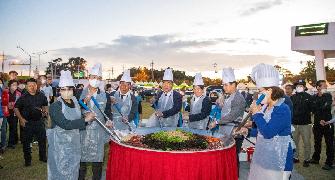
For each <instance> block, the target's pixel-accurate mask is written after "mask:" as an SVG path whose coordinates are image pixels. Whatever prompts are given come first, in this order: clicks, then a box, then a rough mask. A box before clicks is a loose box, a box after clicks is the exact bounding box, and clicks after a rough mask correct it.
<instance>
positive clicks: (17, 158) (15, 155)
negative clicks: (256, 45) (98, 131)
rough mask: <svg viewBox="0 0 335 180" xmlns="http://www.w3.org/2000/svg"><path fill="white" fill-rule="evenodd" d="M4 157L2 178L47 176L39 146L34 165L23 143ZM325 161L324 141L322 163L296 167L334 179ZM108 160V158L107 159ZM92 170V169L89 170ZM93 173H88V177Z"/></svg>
mask: <svg viewBox="0 0 335 180" xmlns="http://www.w3.org/2000/svg"><path fill="white" fill-rule="evenodd" d="M152 112H153V110H152V108H150V107H149V104H148V103H143V118H144V119H146V118H148V117H149V116H150V115H151V114H152ZM108 149H109V148H108V145H106V148H105V154H106V156H105V159H107V154H108ZM300 156H301V157H300V160H302V159H303V154H302V153H301V154H300ZM3 157H4V159H3V160H0V164H1V165H2V166H4V169H0V179H1V180H7V179H8V180H11V179H15V180H16V179H17V180H21V179H22V180H39V179H41V180H42V179H46V178H47V166H46V163H42V162H40V161H39V160H38V146H37V145H36V144H34V145H33V148H32V166H31V167H24V160H23V152H22V145H18V146H17V147H16V149H13V150H12V149H7V150H6V152H5V153H4V155H3ZM324 161H325V144H324V143H323V148H322V154H321V160H320V165H311V166H310V167H308V168H304V167H303V166H302V163H299V164H296V165H295V169H296V170H297V171H298V172H299V173H300V174H302V175H303V176H304V177H305V179H307V180H309V179H310V180H332V179H335V170H331V171H324V170H322V169H321V166H322V165H323V163H324ZM105 162H106V160H105ZM105 166H106V163H105ZM88 172H90V169H89V170H88ZM89 176H91V173H89V174H88V177H89Z"/></svg>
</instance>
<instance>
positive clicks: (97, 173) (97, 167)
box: [78, 162, 103, 180]
mask: <svg viewBox="0 0 335 180" xmlns="http://www.w3.org/2000/svg"><path fill="white" fill-rule="evenodd" d="M102 166H103V162H92V173H93V177H92V180H101V176H102ZM86 172H87V163H86V162H80V169H79V178H78V179H79V180H85V176H86Z"/></svg>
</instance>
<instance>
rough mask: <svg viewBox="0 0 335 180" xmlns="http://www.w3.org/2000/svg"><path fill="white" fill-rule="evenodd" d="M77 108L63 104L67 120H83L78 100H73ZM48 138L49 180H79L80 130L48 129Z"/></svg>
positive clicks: (59, 99) (63, 111)
mask: <svg viewBox="0 0 335 180" xmlns="http://www.w3.org/2000/svg"><path fill="white" fill-rule="evenodd" d="M72 100H73V102H74V104H75V108H70V107H68V106H66V105H65V103H64V102H63V100H62V99H61V98H58V101H60V102H62V113H63V114H64V116H65V118H66V119H67V120H76V119H80V118H81V111H80V107H79V104H78V102H77V99H76V98H72ZM47 138H48V165H47V166H48V179H49V180H64V179H68V180H77V179H78V175H79V164H80V158H81V155H80V152H81V150H80V134H79V129H72V130H65V129H62V128H60V127H58V126H56V127H55V128H53V129H47Z"/></svg>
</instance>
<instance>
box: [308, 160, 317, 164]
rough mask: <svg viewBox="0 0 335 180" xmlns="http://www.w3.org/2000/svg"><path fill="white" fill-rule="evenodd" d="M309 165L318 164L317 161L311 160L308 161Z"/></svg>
mask: <svg viewBox="0 0 335 180" xmlns="http://www.w3.org/2000/svg"><path fill="white" fill-rule="evenodd" d="M309 163H311V164H319V161H317V160H315V159H311V160H310V161H309Z"/></svg>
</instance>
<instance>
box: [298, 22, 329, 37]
mask: <svg viewBox="0 0 335 180" xmlns="http://www.w3.org/2000/svg"><path fill="white" fill-rule="evenodd" d="M328 24H329V23H319V24H309V25H303V26H297V27H296V28H295V36H314V35H325V34H327V33H328Z"/></svg>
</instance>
